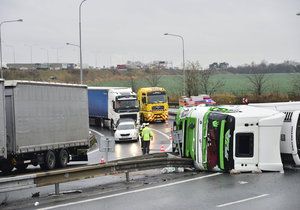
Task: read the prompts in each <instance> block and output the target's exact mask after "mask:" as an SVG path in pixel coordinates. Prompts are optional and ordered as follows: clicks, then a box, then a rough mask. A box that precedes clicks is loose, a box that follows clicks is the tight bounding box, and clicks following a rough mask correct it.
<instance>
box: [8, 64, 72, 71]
mask: <svg viewBox="0 0 300 210" xmlns="http://www.w3.org/2000/svg"><path fill="white" fill-rule="evenodd" d="M7 68H8V69H17V70H35V69H50V70H63V69H75V68H76V64H74V63H8V64H7Z"/></svg>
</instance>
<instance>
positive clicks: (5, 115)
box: [0, 81, 89, 173]
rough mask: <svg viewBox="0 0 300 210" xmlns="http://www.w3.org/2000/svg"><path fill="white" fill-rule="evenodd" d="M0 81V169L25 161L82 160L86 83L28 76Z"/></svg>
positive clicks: (48, 165)
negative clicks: (68, 82)
mask: <svg viewBox="0 0 300 210" xmlns="http://www.w3.org/2000/svg"><path fill="white" fill-rule="evenodd" d="M0 84H1V85H0V91H1V92H0V117H1V121H0V170H1V171H2V172H5V173H6V172H10V171H11V170H12V169H13V168H14V167H16V168H17V169H19V170H23V169H25V168H26V167H27V166H28V164H32V165H38V164H39V165H40V167H41V168H42V169H53V168H55V167H65V166H66V165H67V163H68V162H69V161H86V160H87V149H88V148H89V125H88V98H87V87H86V86H84V85H71V84H58V83H46V82H30V81H5V83H4V86H3V81H1V82H0ZM4 95H5V98H4V97H3V96H4ZM4 107H5V108H4ZM4 110H5V111H4ZM3 125H5V126H6V129H4V126H3ZM5 137H6V138H5Z"/></svg>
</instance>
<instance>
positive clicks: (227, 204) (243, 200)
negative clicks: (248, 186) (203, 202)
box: [217, 194, 269, 208]
mask: <svg viewBox="0 0 300 210" xmlns="http://www.w3.org/2000/svg"><path fill="white" fill-rule="evenodd" d="M268 195H269V194H263V195H259V196H255V197H251V198H246V199H242V200H238V201H233V202H230V203H224V204H221V205H217V208H221V207H225V206H230V205H233V204H237V203H242V202H246V201H250V200H254V199H257V198H262V197H265V196H268Z"/></svg>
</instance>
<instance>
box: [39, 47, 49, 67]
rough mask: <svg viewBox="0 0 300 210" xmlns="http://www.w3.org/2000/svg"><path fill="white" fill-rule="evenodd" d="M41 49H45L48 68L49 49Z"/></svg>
mask: <svg viewBox="0 0 300 210" xmlns="http://www.w3.org/2000/svg"><path fill="white" fill-rule="evenodd" d="M41 50H45V52H46V56H47V68H50V65H49V51H48V49H45V48H41Z"/></svg>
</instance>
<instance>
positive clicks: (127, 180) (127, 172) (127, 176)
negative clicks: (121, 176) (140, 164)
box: [125, 171, 129, 182]
mask: <svg viewBox="0 0 300 210" xmlns="http://www.w3.org/2000/svg"><path fill="white" fill-rule="evenodd" d="M125 174H126V182H129V171H126V172H125Z"/></svg>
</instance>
